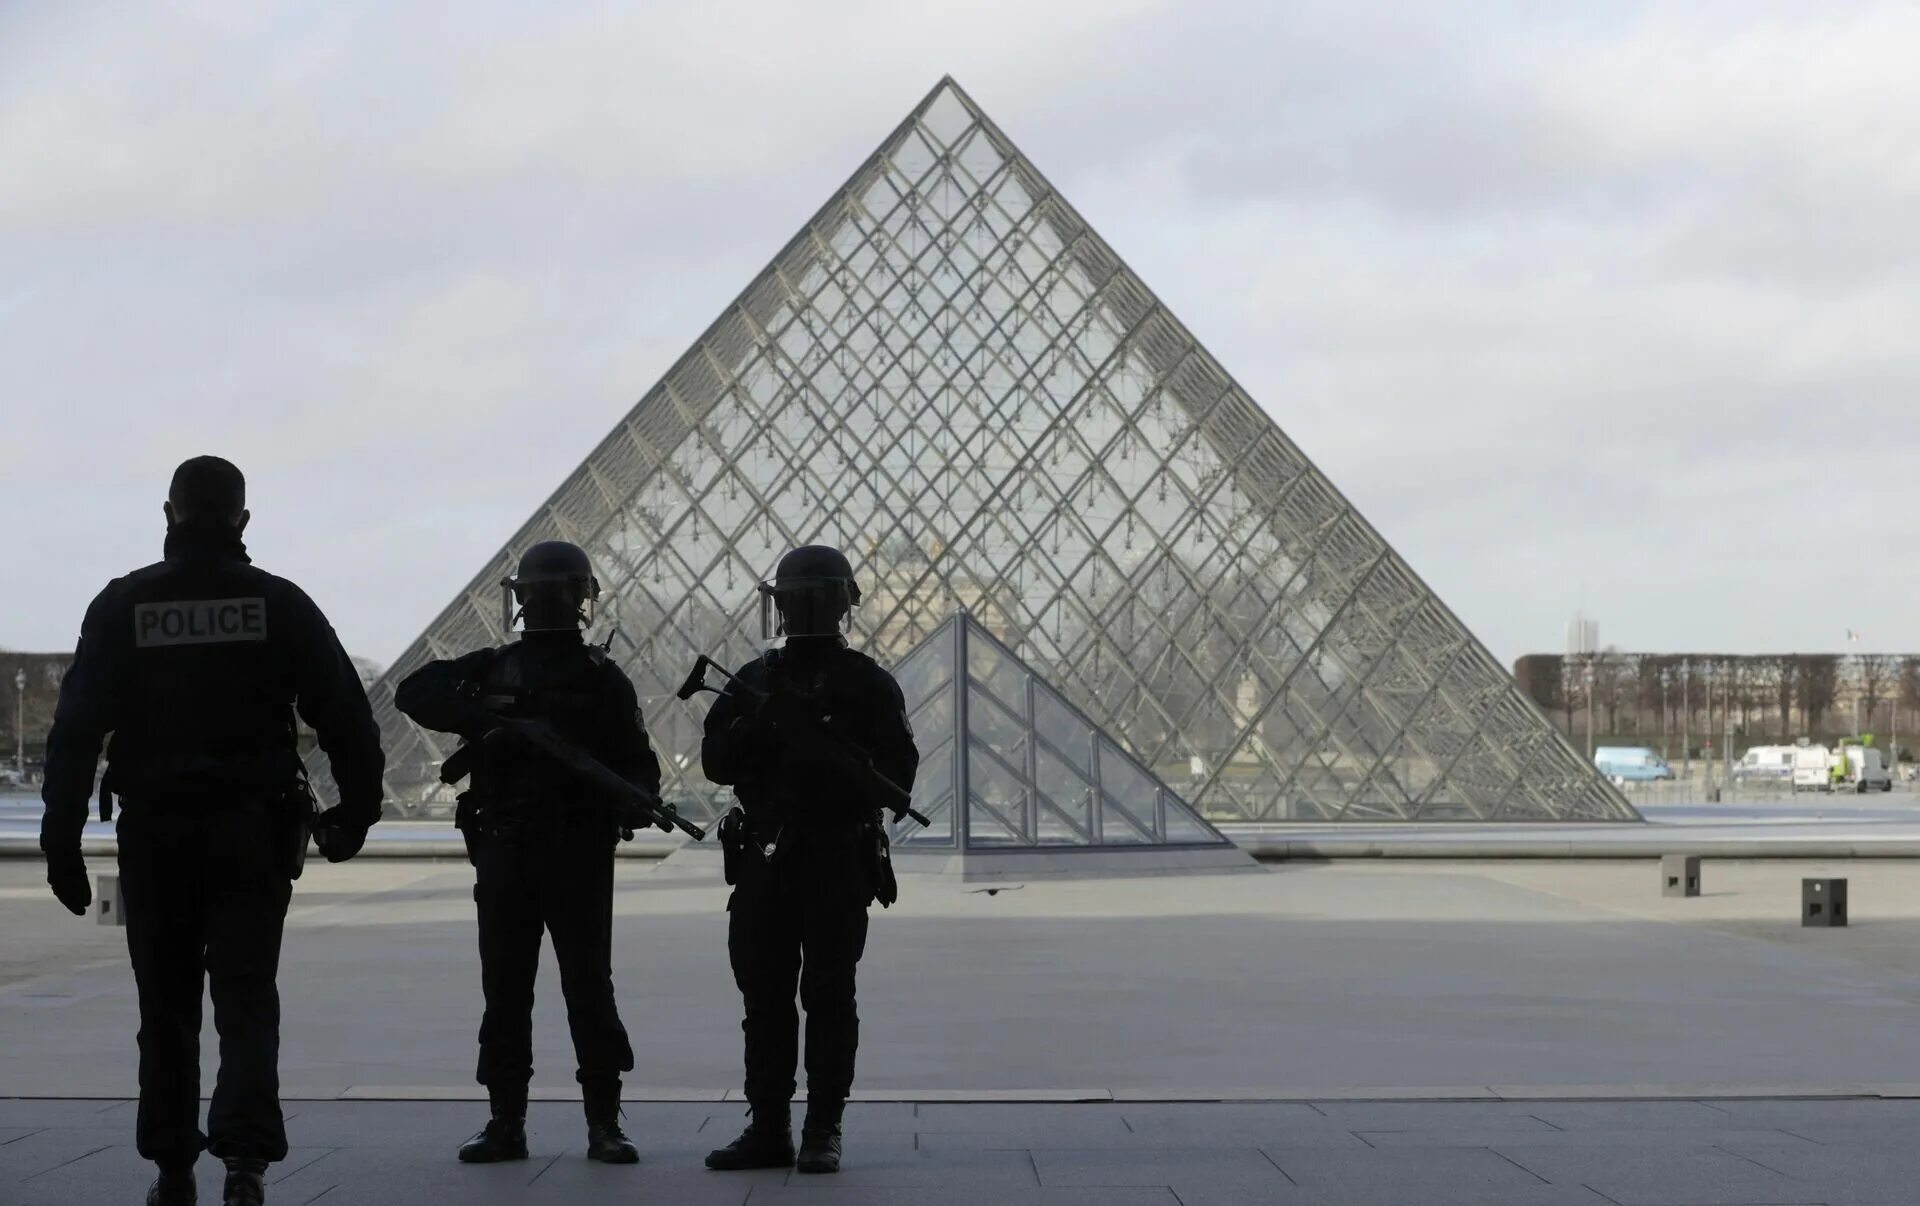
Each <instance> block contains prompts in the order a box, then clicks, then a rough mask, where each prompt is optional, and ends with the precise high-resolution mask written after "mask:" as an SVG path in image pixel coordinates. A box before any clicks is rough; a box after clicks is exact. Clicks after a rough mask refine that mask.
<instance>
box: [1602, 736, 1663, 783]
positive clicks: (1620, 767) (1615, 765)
mask: <svg viewBox="0 0 1920 1206" xmlns="http://www.w3.org/2000/svg"><path fill="white" fill-rule="evenodd" d="M1593 765H1594V767H1595V769H1597V770H1599V772H1600V773H1601V774H1603V775H1605V776H1607V777H1608V778H1609V779H1620V780H1623V781H1625V782H1628V783H1644V782H1647V781H1649V780H1652V779H1671V778H1673V777H1674V775H1673V768H1672V767H1671V766H1668V765H1667V762H1666V759H1664V758H1662V757H1661V756H1660V755H1658V754H1656V753H1654V752H1653V751H1652V750H1650V749H1648V748H1647V747H1646V746H1644V745H1603V746H1601V747H1600V748H1599V749H1597V750H1595V751H1593Z"/></svg>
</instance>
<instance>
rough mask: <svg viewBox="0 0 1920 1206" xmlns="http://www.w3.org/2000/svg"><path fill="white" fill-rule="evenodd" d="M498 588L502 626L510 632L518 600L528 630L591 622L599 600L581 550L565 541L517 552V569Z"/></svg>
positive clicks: (597, 586)
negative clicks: (518, 555) (518, 553)
mask: <svg viewBox="0 0 1920 1206" xmlns="http://www.w3.org/2000/svg"><path fill="white" fill-rule="evenodd" d="M500 586H501V603H502V611H501V616H502V621H503V627H505V628H507V629H512V627H513V621H514V618H515V616H514V612H513V605H514V603H515V602H516V601H517V602H518V603H519V604H520V613H519V615H520V618H523V619H524V620H525V621H526V623H525V628H526V630H527V631H528V632H546V631H563V632H570V631H573V630H574V629H576V628H579V627H580V626H581V625H583V624H591V623H593V603H594V601H595V600H596V599H598V598H599V597H600V579H598V578H596V577H594V576H593V562H591V561H589V560H588V559H587V553H586V550H585V549H582V548H581V547H580V546H579V545H577V544H569V543H568V542H567V541H564V540H543V541H541V542H540V543H539V544H536V545H534V546H533V547H531V548H529V549H528V550H527V551H526V552H524V553H522V554H520V567H519V568H518V569H517V570H515V571H514V573H513V575H512V576H511V577H509V578H503V579H501V582H500Z"/></svg>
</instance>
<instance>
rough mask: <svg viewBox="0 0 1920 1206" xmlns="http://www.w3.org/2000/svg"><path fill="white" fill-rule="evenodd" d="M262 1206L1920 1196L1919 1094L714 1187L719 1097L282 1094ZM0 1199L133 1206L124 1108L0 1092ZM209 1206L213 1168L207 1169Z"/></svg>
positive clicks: (1569, 1110)
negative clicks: (521, 1121)
mask: <svg viewBox="0 0 1920 1206" xmlns="http://www.w3.org/2000/svg"><path fill="white" fill-rule="evenodd" d="M286 1112H287V1115H288V1123H287V1129H288V1134H289V1138H290V1139H291V1140H292V1143H293V1149H292V1152H291V1154H290V1156H289V1158H288V1159H287V1160H286V1161H285V1162H283V1163H280V1164H277V1165H275V1166H274V1168H273V1171H272V1176H271V1181H272V1187H271V1191H270V1195H269V1200H270V1201H271V1202H273V1203H275V1204H276V1206H280V1204H283V1203H308V1202H313V1203H319V1204H320V1206H360V1204H361V1203H366V1204H368V1206H413V1204H415V1203H419V1204H423V1206H424V1204H429V1203H442V1202H458V1203H460V1204H461V1206H505V1204H508V1203H513V1204H516V1206H518V1204H521V1203H532V1204H545V1203H554V1204H560V1203H568V1204H571V1203H575V1202H582V1201H625V1200H633V1201H649V1202H673V1203H687V1204H689V1206H710V1204H719V1206H743V1204H747V1203H751V1206H766V1203H769V1202H772V1203H781V1202H798V1203H819V1204H822V1206H824V1204H826V1203H834V1204H836V1206H846V1204H851V1206H861V1204H863V1203H876V1204H877V1203H887V1204H889V1206H914V1204H916V1203H919V1204H922V1206H946V1204H949V1203H953V1204H960V1203H968V1204H972V1203H982V1202H985V1203H990V1204H991V1206H1094V1204H1095V1203H1099V1204H1102V1206H1105V1204H1109V1203H1110V1204H1112V1206H1135V1204H1141V1206H1144V1204H1147V1203H1152V1204H1154V1206H1168V1204H1173V1206H1225V1204H1228V1203H1234V1204H1238V1203H1265V1204H1271V1206H1295V1204H1299V1206H1308V1204H1311V1206H1794V1204H1806V1206H1892V1204H1893V1203H1907V1204H1911V1203H1913V1202H1916V1201H1920V1144H1916V1143H1915V1142H1914V1140H1915V1137H1916V1136H1917V1135H1920V1102H1913V1101H1893V1102H1889V1101H1879V1100H1862V1099H1838V1100H1834V1099H1797V1100H1775V1101H1750V1102H1724V1101H1716V1102H1686V1101H1670V1100H1661V1101H1644V1102H1630V1101H1613V1100H1602V1101H1542V1102H1531V1103H1514V1102H1491V1103H1490V1102H1477V1101H1456V1102H1407V1101H1383V1102H1357V1101H1339V1102H1266V1103H1244V1102H1226V1103H1211V1104H1208V1103H1173V1102H1159V1103H1087V1104H1064V1103H1063V1104H1041V1103H1031V1102H1027V1103H1000V1102H977V1103H966V1104H962V1103H951V1102H921V1103H910V1102H907V1103H889V1104H882V1103H864V1104H862V1103H856V1104H855V1105H853V1106H852V1107H850V1109H849V1111H848V1116H847V1157H846V1166H845V1169H844V1170H843V1172H842V1173H841V1174H840V1175H839V1176H837V1177H833V1178H821V1177H806V1176H802V1175H800V1174H798V1173H793V1172H790V1171H787V1170H768V1171H762V1172H755V1173H743V1174H722V1173H712V1172H708V1171H707V1170H706V1169H705V1168H703V1167H702V1165H701V1159H702V1157H703V1156H704V1155H705V1153H706V1152H707V1150H709V1149H710V1148H712V1147H715V1146H718V1145H719V1144H721V1143H724V1142H726V1141H727V1140H728V1139H730V1138H732V1136H733V1135H734V1134H735V1133H736V1132H737V1130H738V1128H739V1127H740V1126H741V1125H742V1123H743V1121H744V1119H743V1117H742V1116H741V1115H740V1114H739V1113H737V1112H736V1111H735V1110H734V1109H733V1107H731V1106H730V1105H728V1104H726V1103H718V1104H716V1103H708V1102H642V1103H632V1104H629V1105H628V1106H627V1107H626V1118H627V1124H628V1129H629V1131H630V1132H631V1133H632V1134H633V1136H634V1138H635V1140H636V1142H637V1143H638V1144H639V1146H640V1148H641V1153H642V1161H643V1162H642V1164H641V1165H640V1166H639V1167H637V1168H610V1167H606V1166H602V1165H597V1164H593V1163H592V1162H590V1161H588V1160H586V1159H585V1157H584V1154H583V1148H584V1135H583V1133H582V1127H581V1119H580V1114H579V1106H578V1105H577V1104H575V1103H569V1102H535V1103H533V1105H532V1107H531V1108H530V1110H529V1113H528V1130H529V1138H530V1146H531V1147H532V1149H533V1158H532V1159H530V1160H528V1161H525V1162H518V1163H513V1164H506V1165H494V1166H468V1165H462V1164H459V1163H458V1162H457V1161H456V1160H455V1159H454V1156H453V1152H454V1148H455V1146H456V1145H457V1144H458V1143H459V1141H460V1140H461V1139H463V1138H464V1137H465V1136H466V1135H468V1134H469V1133H471V1132H472V1131H473V1130H474V1129H475V1128H476V1127H477V1126H478V1125H479V1123H480V1122H481V1120H482V1118H483V1111H482V1110H480V1109H478V1108H476V1106H475V1105H474V1104H473V1103H468V1102H445V1101H419V1102H392V1101H382V1102H370V1101H341V1100H337V1099H330V1100H323V1101H289V1102H287V1103H286ZM0 1118H5V1119H7V1121H5V1122H0V1203H5V1204H6V1206H79V1204H82V1203H84V1204H86V1206H95V1204H97V1203H110V1202H137V1201H139V1200H140V1196H141V1194H142V1192H143V1191H144V1189H145V1186H146V1184H147V1182H148V1181H149V1180H151V1179H152V1175H153V1174H152V1168H151V1166H150V1165H148V1164H147V1163H146V1162H145V1161H143V1160H141V1159H140V1158H139V1157H138V1156H137V1155H136V1154H135V1152H134V1150H133V1145H132V1138H133V1136H132V1129H133V1111H132V1109H131V1106H130V1104H129V1103H127V1102H124V1101H118V1102H100V1101H85V1102H77V1101H72V1100H47V1101H28V1100H19V1099H0ZM198 1173H199V1180H200V1187H201V1193H202V1200H203V1201H217V1200H218V1198H217V1194H218V1190H219V1180H220V1169H219V1165H218V1163H217V1162H216V1161H214V1160H212V1159H210V1158H209V1159H203V1160H202V1161H201V1163H200V1166H199V1169H198Z"/></svg>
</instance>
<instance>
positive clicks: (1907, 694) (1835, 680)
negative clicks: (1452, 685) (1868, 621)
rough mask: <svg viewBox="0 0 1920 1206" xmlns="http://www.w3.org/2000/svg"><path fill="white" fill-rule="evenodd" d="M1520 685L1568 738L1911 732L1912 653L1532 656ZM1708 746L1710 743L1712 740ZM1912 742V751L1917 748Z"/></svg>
mask: <svg viewBox="0 0 1920 1206" xmlns="http://www.w3.org/2000/svg"><path fill="white" fill-rule="evenodd" d="M1513 670H1514V677H1515V679H1516V680H1517V681H1518V682H1519V684H1520V688H1521V690H1522V691H1524V692H1526V694H1527V695H1528V696H1529V697H1530V698H1531V699H1532V700H1533V701H1534V702H1535V703H1536V704H1538V705H1539V706H1540V708H1541V710H1542V711H1544V712H1545V713H1547V715H1548V716H1549V717H1551V718H1552V719H1553V721H1554V723H1555V725H1556V726H1558V727H1559V728H1561V729H1562V730H1563V731H1564V732H1566V733H1567V734H1568V735H1569V736H1570V737H1573V736H1580V737H1584V735H1585V734H1586V733H1587V731H1588V730H1589V724H1590V725H1591V731H1593V732H1594V733H1596V734H1600V735H1605V736H1606V737H1608V738H1617V737H1621V736H1634V737H1638V738H1641V739H1642V742H1641V743H1642V744H1645V743H1646V740H1645V739H1647V738H1651V737H1653V736H1655V735H1658V736H1660V737H1661V738H1663V740H1664V741H1665V742H1666V743H1667V744H1668V745H1669V746H1671V745H1672V743H1673V742H1674V741H1676V740H1678V741H1687V742H1689V743H1690V744H1691V745H1694V746H1697V745H1699V744H1700V743H1701V742H1702V741H1703V740H1707V739H1714V738H1717V737H1718V736H1719V735H1720V734H1722V733H1724V732H1726V731H1727V730H1728V728H1729V727H1731V729H1732V730H1733V732H1734V734H1735V736H1736V737H1740V738H1746V739H1748V740H1747V744H1753V743H1755V741H1757V740H1758V739H1761V738H1768V737H1772V738H1779V739H1781V740H1782V741H1790V740H1792V739H1793V738H1796V737H1810V738H1813V739H1816V740H1820V739H1823V738H1826V737H1830V736H1838V735H1842V734H1850V733H1855V732H1862V733H1882V734H1884V733H1887V732H1889V731H1892V732H1896V733H1912V732H1914V731H1915V729H1916V727H1917V726H1920V654H1890V653H1861V654H1836V653H1781V654H1725V653H1624V652H1621V651H1620V650H1618V649H1611V648H1609V649H1607V650H1604V651H1603V652H1600V653H1595V654H1590V655H1579V654H1572V655H1562V654H1557V653H1533V654H1528V655H1527V656H1526V657H1523V658H1521V659H1520V660H1519V661H1518V662H1516V663H1515V664H1514V668H1513ZM1714 744H1716V745H1717V744H1719V742H1718V741H1717V740H1716V741H1715V742H1714ZM1915 744H1920V742H1916V743H1915Z"/></svg>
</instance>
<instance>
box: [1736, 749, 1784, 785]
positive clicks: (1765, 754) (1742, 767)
mask: <svg viewBox="0 0 1920 1206" xmlns="http://www.w3.org/2000/svg"><path fill="white" fill-rule="evenodd" d="M1793 750H1794V747H1793V746H1790V745H1756V746H1754V747H1753V748H1752V749H1750V750H1748V751H1747V752H1746V754H1745V755H1744V756H1742V757H1741V759H1740V761H1739V762H1737V763H1735V764H1734V767H1733V777H1734V778H1736V779H1759V780H1768V779H1771V780H1773V781H1775V782H1778V783H1785V782H1787V781H1788V780H1789V779H1791V778H1793Z"/></svg>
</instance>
